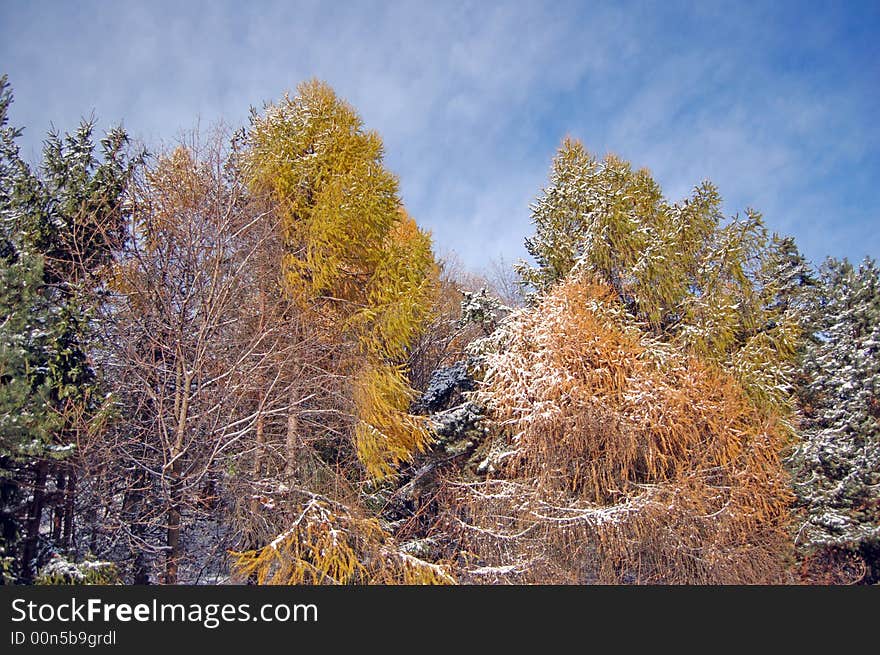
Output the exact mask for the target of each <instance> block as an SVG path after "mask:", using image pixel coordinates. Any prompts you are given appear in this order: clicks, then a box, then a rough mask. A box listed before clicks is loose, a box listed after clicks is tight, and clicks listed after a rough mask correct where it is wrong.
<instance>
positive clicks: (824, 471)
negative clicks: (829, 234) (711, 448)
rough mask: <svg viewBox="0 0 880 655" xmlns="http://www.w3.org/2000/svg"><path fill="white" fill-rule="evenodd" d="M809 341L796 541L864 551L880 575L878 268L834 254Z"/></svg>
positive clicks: (812, 547)
mask: <svg viewBox="0 0 880 655" xmlns="http://www.w3.org/2000/svg"><path fill="white" fill-rule="evenodd" d="M812 336H813V338H812V339H811V340H808V341H807V342H806V352H805V354H804V361H803V378H804V380H805V381H806V383H807V385H808V386H807V389H806V390H805V393H804V394H803V397H804V399H803V402H804V413H805V419H804V431H803V438H804V440H803V442H802V444H801V445H800V447H799V448H798V449H797V452H796V453H795V457H794V463H795V466H796V469H797V471H798V478H797V485H796V488H797V491H798V493H799V496H800V500H801V502H802V504H803V507H804V510H805V522H804V524H803V526H802V527H801V529H800V532H799V534H798V543H799V544H800V545H802V546H804V547H805V548H806V549H807V550H808V551H813V552H814V551H817V550H818V551H821V550H823V549H838V550H844V551H850V552H853V553H857V554H858V555H860V556H861V557H862V558H863V559H864V561H865V562H866V564H867V566H868V573H867V580H868V581H876V580H877V579H878V578H880V502H878V493H877V490H878V488H880V486H878V485H880V355H878V350H880V271H878V268H877V265H876V263H875V262H874V261H873V260H872V259H870V258H868V259H866V260H865V261H864V262H863V263H862V264H861V265H860V266H859V267H858V269H856V268H855V267H853V265H852V264H850V263H849V262H847V261H846V260H843V261H837V260H833V259H829V260H828V261H827V262H826V263H825V265H824V266H823V268H822V271H821V287H820V289H819V299H818V302H817V303H816V308H815V314H814V317H813V335H812Z"/></svg>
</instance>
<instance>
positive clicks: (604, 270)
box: [519, 139, 798, 409]
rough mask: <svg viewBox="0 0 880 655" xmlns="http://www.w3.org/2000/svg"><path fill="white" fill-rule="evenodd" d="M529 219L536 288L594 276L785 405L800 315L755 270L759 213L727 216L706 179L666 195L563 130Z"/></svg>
mask: <svg viewBox="0 0 880 655" xmlns="http://www.w3.org/2000/svg"><path fill="white" fill-rule="evenodd" d="M532 219H533V222H534V224H535V234H534V235H533V236H532V237H530V238H529V239H527V240H526V248H527V250H528V251H529V253H530V254H531V255H532V256H533V257H534V259H535V262H536V264H535V266H528V265H526V264H521V265H520V267H519V271H520V274H521V275H522V277H523V280H524V282H525V283H526V284H527V285H529V286H531V287H532V288H533V289H535V290H537V291H538V292H539V293H544V292H546V291H548V290H549V289H550V288H552V287H553V285H555V284H557V283H559V282H561V281H562V280H564V279H565V278H566V276H568V275H569V273H570V272H572V271H579V272H585V273H588V274H590V275H593V276H595V277H596V278H597V279H600V280H602V281H603V282H604V283H605V284H607V285H608V286H609V287H611V288H612V289H613V290H614V292H615V293H616V295H617V296H618V298H619V300H620V301H622V303H623V305H624V306H625V308H626V310H627V311H628V313H629V314H630V315H631V316H633V317H634V318H635V319H636V320H637V321H640V322H642V323H643V324H645V326H646V327H647V328H648V329H650V330H651V331H653V332H654V333H655V334H657V335H661V336H662V337H663V338H664V339H665V340H667V341H674V342H676V343H679V344H681V345H682V346H684V347H685V348H686V349H687V350H688V351H689V352H691V353H694V354H696V355H699V356H700V357H702V358H704V359H707V360H710V361H712V362H714V363H716V364H718V365H720V366H722V367H723V368H724V369H725V370H727V371H730V372H732V373H733V374H734V375H735V376H736V377H737V379H738V380H739V381H740V382H741V383H742V384H743V386H744V387H745V388H746V390H747V391H748V393H749V394H750V395H751V396H752V397H753V398H754V399H755V400H757V401H759V402H760V403H761V404H762V406H764V407H766V408H768V409H791V407H792V406H793V403H792V400H791V384H790V376H791V362H792V359H793V357H794V349H795V342H796V340H797V338H798V329H797V321H796V320H795V319H794V317H793V316H790V315H787V314H786V313H785V312H783V311H781V310H780V308H779V307H778V305H774V304H773V303H772V302H771V300H772V298H771V297H772V293H773V289H772V284H768V283H772V280H767V279H764V278H762V272H763V271H764V270H765V268H766V266H767V263H768V259H769V258H770V256H771V255H772V252H773V251H772V248H771V247H770V243H769V240H768V238H767V233H766V230H765V228H764V224H763V221H762V218H761V216H760V214H758V213H757V212H755V211H752V210H749V211H747V212H746V216H745V217H743V218H740V217H738V216H737V217H735V218H732V219H730V220H725V219H724V218H723V216H722V213H721V197H720V195H719V193H718V190H717V189H716V188H715V187H714V186H713V185H712V184H711V183H710V182H707V181H706V182H703V183H701V184H700V185H699V186H697V187H695V189H694V191H693V193H692V195H691V197H690V198H687V199H685V200H683V201H681V202H677V203H672V202H669V201H667V200H666V199H665V198H664V196H663V194H662V191H661V189H660V187H659V185H658V184H657V182H656V181H655V180H654V179H653V178H652V176H651V173H650V171H648V170H647V169H639V170H634V169H633V167H632V166H631V165H630V164H629V163H628V162H626V161H624V160H623V159H620V158H619V157H616V156H614V155H608V156H606V157H605V158H604V159H603V160H599V159H597V158H596V157H594V156H592V155H591V154H590V153H589V152H588V151H587V150H586V149H585V148H584V146H583V145H582V144H581V142H580V141H577V140H574V139H566V140H565V141H563V143H562V146H561V147H560V149H559V152H558V153H557V155H556V157H555V158H554V160H553V165H552V169H551V173H550V183H549V184H548V186H547V187H546V188H545V189H544V190H543V193H542V195H541V196H540V197H539V198H538V200H537V201H536V202H535V204H534V205H533V207H532Z"/></svg>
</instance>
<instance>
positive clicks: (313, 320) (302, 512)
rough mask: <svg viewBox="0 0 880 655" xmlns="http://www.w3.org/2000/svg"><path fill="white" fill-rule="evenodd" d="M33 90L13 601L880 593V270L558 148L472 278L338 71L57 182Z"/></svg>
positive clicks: (123, 144) (20, 219)
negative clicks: (419, 593) (193, 588)
mask: <svg viewBox="0 0 880 655" xmlns="http://www.w3.org/2000/svg"><path fill="white" fill-rule="evenodd" d="M12 102H13V95H12V90H11V88H10V86H9V84H8V82H7V80H6V78H5V77H3V78H2V79H0V230H2V232H0V276H2V279H3V284H2V287H0V564H2V566H0V577H2V581H3V583H5V584H93V583H99V584H107V583H112V584H120V583H121V584H146V583H163V584H181V583H187V584H192V583H212V584H223V583H232V582H244V583H248V584H455V583H459V584H484V583H488V584H497V583H563V584H589V583H615V584H657V583H661V584H670V583H671V584H727V583H738V584H742V583H765V584H795V583H835V584H837V583H869V584H870V583H877V582H878V581H880V493H878V488H880V426H878V421H880V396H878V394H880V356H878V346H880V273H878V268H877V265H876V263H875V262H874V261H873V260H871V259H866V260H865V261H864V262H862V263H861V264H853V263H851V262H848V261H846V260H842V261H839V260H835V259H831V258H829V259H827V260H826V261H825V262H822V263H820V264H819V265H818V266H816V265H814V264H812V263H811V262H809V261H807V259H806V258H805V257H804V256H803V255H802V254H801V253H800V252H799V250H798V247H797V244H796V243H795V241H794V239H793V238H792V237H790V236H786V235H778V234H772V233H771V232H770V231H769V230H768V228H767V225H766V224H765V221H764V218H763V217H762V215H761V214H760V212H758V211H757V210H755V209H751V208H746V209H745V210H744V211H743V213H742V214H737V215H734V216H725V215H724V214H723V212H722V196H721V191H720V190H719V189H717V188H716V187H715V186H714V185H713V184H712V183H711V182H709V181H708V180H704V181H695V182H696V184H695V186H694V187H693V189H692V192H691V193H690V195H689V196H688V197H687V198H683V199H669V198H667V197H666V196H665V195H664V193H663V191H662V189H661V187H660V185H659V184H658V182H657V181H656V180H655V179H654V177H653V176H652V174H651V172H650V171H648V170H647V169H644V168H637V167H636V166H634V165H633V164H631V163H630V162H627V161H625V160H624V159H622V158H620V157H618V156H616V155H613V154H608V155H606V156H604V157H598V156H596V155H594V154H591V153H590V152H589V151H588V150H587V148H586V147H585V146H584V144H582V143H581V142H580V141H578V140H576V139H573V138H566V139H565V140H564V141H563V142H562V143H561V145H560V147H559V149H558V151H557V153H556V155H555V157H554V158H553V161H552V162H551V166H550V172H549V177H548V180H547V183H546V186H545V187H544V188H543V189H540V190H537V193H536V199H535V201H534V203H533V204H532V206H531V220H532V224H533V229H534V232H533V234H531V235H528V236H526V235H524V239H525V241H524V243H525V247H526V250H527V252H528V253H529V255H530V256H531V261H529V262H519V263H517V264H516V265H515V266H513V267H511V266H508V265H506V264H503V263H498V262H496V263H494V264H492V263H490V262H487V263H486V270H487V271H491V272H490V273H484V274H477V273H474V272H470V271H467V270H466V269H464V267H463V266H462V265H461V264H460V263H459V262H458V261H457V260H456V258H455V256H454V254H447V255H445V256H440V255H439V254H438V253H437V251H436V249H435V248H436V246H435V244H433V243H432V238H431V235H430V233H429V232H427V231H426V230H424V229H423V228H422V227H420V226H419V223H418V216H411V215H410V213H409V212H408V211H407V209H406V207H405V206H404V203H403V200H402V198H401V193H400V189H399V182H398V179H397V177H396V175H395V174H394V173H393V172H392V171H391V170H390V169H389V168H388V167H387V165H386V164H385V161H384V154H385V153H384V145H383V142H382V139H381V137H380V135H379V134H377V133H376V132H375V131H372V130H370V129H368V127H367V126H365V124H364V122H363V120H362V118H361V117H360V115H359V114H358V112H357V111H356V109H355V108H354V107H352V106H351V105H350V104H349V103H348V102H346V101H345V100H344V99H342V98H340V97H339V96H338V95H337V94H336V92H335V91H334V90H333V89H332V88H331V87H330V86H329V85H327V84H326V83H324V82H321V81H317V80H312V81H307V82H304V83H303V84H301V85H300V86H299V87H298V88H297V89H296V91H295V92H290V93H287V94H285V95H282V96H281V98H280V99H279V100H277V101H276V102H272V103H269V104H267V105H265V106H264V107H263V108H262V109H259V110H256V109H255V110H252V112H251V117H250V120H249V122H248V124H247V125H244V126H242V127H241V128H240V129H238V130H235V131H232V130H227V129H223V128H216V129H212V130H208V131H206V132H199V131H194V132H192V133H190V134H189V135H187V136H186V137H183V138H181V139H179V140H178V142H176V143H174V144H173V145H171V146H168V147H163V148H160V149H158V150H157V151H156V152H148V151H146V150H144V149H142V148H140V147H137V146H135V145H134V144H133V143H132V142H131V140H130V138H129V136H128V135H127V133H126V132H125V131H124V130H122V129H121V128H114V129H111V130H109V131H108V132H107V133H106V134H105V135H103V136H101V137H99V136H97V135H96V134H95V124H94V123H93V122H89V121H86V122H83V123H82V124H81V125H80V126H79V127H78V128H77V129H76V130H74V131H73V132H72V133H70V134H59V133H55V132H51V133H50V134H49V135H48V136H47V138H46V140H45V144H44V148H43V152H42V157H41V160H40V161H39V162H38V163H32V162H27V161H25V160H24V159H23V157H22V156H21V153H20V150H19V145H18V141H19V139H20V136H21V129H19V128H18V127H16V126H13V125H11V124H10V118H9V115H10V107H11V106H12Z"/></svg>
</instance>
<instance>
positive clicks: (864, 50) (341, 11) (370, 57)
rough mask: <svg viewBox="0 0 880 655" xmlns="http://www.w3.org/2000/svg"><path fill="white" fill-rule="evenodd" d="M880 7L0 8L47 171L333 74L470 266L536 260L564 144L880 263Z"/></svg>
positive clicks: (440, 243)
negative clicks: (532, 208)
mask: <svg viewBox="0 0 880 655" xmlns="http://www.w3.org/2000/svg"><path fill="white" fill-rule="evenodd" d="M878 34H880V2H877V1H876V0H875V1H874V2H865V3H859V2H855V1H847V2H828V3H810V2H806V1H802V2H793V3H787V2H765V3H748V2H734V3H720V2H718V3H716V2H694V3H676V2H654V3H628V2H614V3H602V2H548V3H539V2H534V1H530V2H504V3H492V2H487V1H485V0H483V1H480V2H472V3H471V2H441V1H439V0H438V1H435V2H424V3H420V2H416V1H409V2H399V3H396V2H369V1H367V0H362V1H361V2H343V1H341V0H337V1H334V2H327V1H320V2H293V1H288V2H269V1H267V0H255V1H252V2H219V1H216V2H191V1H186V0H177V1H176V2H157V1H155V0H154V1H152V2H149V3H147V2H141V3H133V2H122V1H118V2H109V1H107V2H75V1H71V2H34V1H33V0H31V1H25V0H14V1H13V0H0V72H6V73H8V74H9V77H10V81H11V82H12V85H13V89H14V92H15V96H16V100H15V104H14V105H13V108H12V122H13V123H14V124H16V125H23V126H25V127H26V128H27V130H26V132H25V137H24V138H23V140H22V142H21V143H22V146H23V151H24V153H25V154H26V155H27V156H29V157H31V158H35V156H36V154H37V153H38V150H39V147H40V142H41V140H42V138H43V137H44V135H45V132H46V129H47V128H48V127H49V125H50V123H53V124H54V125H55V126H56V127H58V128H60V129H69V128H71V127H73V126H74V125H75V123H76V122H77V121H78V120H79V118H80V117H81V116H84V115H89V114H90V113H91V112H94V113H95V115H96V116H97V117H98V119H99V126H100V127H101V128H106V127H108V126H110V125H111V124H114V123H117V122H120V121H121V122H123V124H124V125H125V127H126V128H127V129H128V130H129V132H130V133H131V134H132V135H134V136H135V137H138V138H140V139H142V140H143V141H144V142H145V143H147V145H149V146H152V147H153V148H154V149H155V147H156V146H157V144H159V142H160V141H165V142H171V141H173V140H174V138H175V137H176V136H177V135H179V134H180V133H181V131H183V130H187V129H189V128H192V127H194V126H195V124H196V121H197V120H200V122H201V124H202V125H206V124H210V123H211V122H212V121H216V120H218V119H223V120H225V121H226V122H228V123H229V124H231V125H239V124H242V123H243V122H244V121H245V120H246V116H247V111H248V107H249V106H251V105H256V106H260V105H261V104H262V103H263V101H266V100H272V99H276V98H278V97H279V96H280V95H281V94H282V93H283V92H284V91H285V90H287V89H293V88H295V86H296V84H297V83H298V82H300V81H302V80H305V79H308V78H311V77H318V78H321V79H324V80H326V81H328V82H329V83H330V84H331V85H332V86H333V87H334V88H335V89H336V90H337V92H338V93H339V94H340V95H342V96H343V97H345V98H346V99H348V100H349V101H350V102H351V103H352V104H353V105H354V106H355V107H356V108H357V109H358V110H359V111H360V113H361V115H362V116H363V118H364V120H365V122H366V124H367V126H368V127H370V128H374V129H376V130H378V131H379V132H380V133H381V135H382V136H383V138H384V140H385V145H386V151H387V157H386V161H387V163H388V165H389V166H390V168H392V169H393V170H394V171H395V172H396V173H397V174H398V175H399V176H400V181H401V191H402V195H403V198H404V202H405V203H406V205H407V207H408V209H409V211H410V213H411V214H413V216H415V217H416V219H417V220H418V221H419V222H420V224H422V225H423V226H425V227H427V228H429V229H430V230H431V231H432V232H433V234H434V239H435V243H436V244H437V248H438V250H439V251H441V252H444V251H449V250H454V251H456V252H457V253H458V254H459V255H460V257H461V258H462V260H463V261H464V262H465V263H466V264H467V265H469V266H470V267H472V268H474V269H477V268H480V267H481V266H482V265H483V264H484V263H485V262H486V260H487V259H488V258H497V257H499V256H503V257H504V258H505V259H507V260H513V259H517V258H519V257H522V256H524V254H525V253H524V250H523V247H522V241H523V238H524V237H525V236H527V235H528V234H530V232H531V227H530V223H529V209H528V205H529V203H530V202H531V201H532V200H534V198H535V197H536V196H537V195H538V193H539V192H540V189H541V187H542V186H543V185H544V184H545V182H546V178H547V173H548V171H549V166H550V161H551V158H552V156H553V153H554V152H555V150H556V148H557V147H558V145H559V143H560V141H561V140H562V138H563V137H564V136H565V135H571V136H575V137H578V138H580V139H581V140H582V141H583V142H584V144H585V145H586V146H587V147H588V148H589V149H590V150H592V151H593V152H596V153H599V154H604V153H605V152H608V151H612V152H615V153H617V154H619V155H621V156H623V157H625V158H627V159H629V160H630V161H632V162H633V163H634V164H635V165H637V166H646V167H648V168H650V169H651V171H652V172H653V173H654V175H655V177H656V178H657V179H658V180H659V181H660V183H661V185H662V186H663V188H664V190H665V192H666V194H667V196H669V197H670V198H672V199H679V198H681V197H683V196H685V195H686V194H687V193H688V192H689V190H690V189H691V188H692V187H693V185H695V184H697V183H698V182H699V181H700V180H702V179H704V178H708V179H711V180H712V181H713V182H715V183H716V185H717V186H718V187H719V188H720V190H721V194H722V196H723V197H724V199H725V211H726V212H727V213H729V214H732V213H735V212H738V211H739V212H741V211H743V210H744V209H745V208H746V207H754V208H756V209H758V210H760V211H761V212H763V214H764V216H765V219H766V222H767V224H768V226H769V227H770V229H772V230H776V231H779V232H783V233H787V234H793V235H794V236H795V237H796V238H797V240H798V243H799V244H800V246H801V249H802V250H803V251H804V252H805V253H806V254H807V255H808V256H809V257H810V258H811V259H813V260H815V261H819V260H821V259H823V258H824V257H825V255H834V256H837V257H843V256H847V257H849V258H850V259H855V260H860V259H862V258H863V257H864V256H865V255H871V256H873V257H878V256H880V179H878V178H880V148H878V147H880V120H878V119H880V38H878Z"/></svg>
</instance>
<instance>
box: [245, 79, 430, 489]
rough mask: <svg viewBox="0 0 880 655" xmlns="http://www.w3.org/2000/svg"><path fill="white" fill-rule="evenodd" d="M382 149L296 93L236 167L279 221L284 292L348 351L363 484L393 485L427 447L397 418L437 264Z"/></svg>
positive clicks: (402, 411) (313, 88) (315, 90)
mask: <svg viewBox="0 0 880 655" xmlns="http://www.w3.org/2000/svg"><path fill="white" fill-rule="evenodd" d="M382 157H383V150H382V141H381V139H380V138H379V136H378V135H377V134H376V133H375V132H372V131H367V130H365V129H364V127H363V123H362V121H361V118H360V117H359V116H358V115H357V113H356V112H355V110H354V109H353V108H352V107H351V106H350V105H349V104H347V103H346V102H344V101H343V100H341V99H340V98H338V97H337V96H336V94H335V93H334V91H333V90H332V89H331V88H330V87H329V86H328V85H326V84H324V83H322V82H318V81H311V82H308V83H305V84H302V85H300V86H299V88H298V93H297V95H296V96H294V97H290V96H285V97H284V98H283V99H282V100H281V102H280V103H278V104H276V105H270V106H268V107H267V108H266V110H265V112H264V114H263V115H261V116H258V115H254V116H253V118H252V121H251V126H250V130H249V131H248V132H247V136H246V147H245V149H244V152H243V164H244V167H245V170H246V171H247V175H248V180H249V183H250V186H251V188H252V189H253V190H254V191H256V192H262V193H265V194H267V195H268V196H269V197H270V198H271V199H272V200H273V201H274V203H275V206H276V207H277V211H278V212H280V214H281V218H282V221H281V222H282V229H283V232H284V241H285V252H284V257H283V263H282V269H283V279H284V287H285V290H286V292H287V293H289V294H290V295H291V296H292V297H293V298H295V299H296V300H297V302H298V303H299V304H300V305H301V306H302V307H303V308H304V309H306V310H308V311H310V312H312V313H313V314H314V316H315V322H316V323H320V324H321V325H322V326H324V327H325V328H326V331H327V337H328V339H329V340H330V341H331V342H347V343H353V344H354V345H355V351H356V353H355V356H354V357H352V358H351V360H352V361H348V362H346V363H345V364H344V366H343V368H344V369H345V370H344V372H345V374H347V375H350V376H351V377H352V379H353V380H354V385H353V389H354V400H355V404H356V408H357V409H356V413H357V417H358V423H357V426H356V428H355V446H356V449H357V453H358V456H359V458H360V460H361V462H362V463H363V465H364V467H365V469H366V471H367V473H368V474H369V475H370V476H371V477H372V478H377V479H381V478H384V477H387V476H388V475H391V474H393V473H394V471H395V468H396V466H397V464H398V463H400V462H401V461H405V460H407V459H409V458H410V457H411V456H412V455H413V454H414V453H415V452H417V451H418V450H420V449H423V448H425V447H426V446H427V444H428V442H429V432H428V430H427V428H426V426H425V425H424V423H423V421H422V420H421V419H418V418H416V417H413V416H410V415H409V413H408V412H407V408H408V406H409V404H410V401H411V397H412V391H411V389H410V387H409V384H408V382H407V379H406V371H405V368H404V367H403V366H402V363H403V362H404V361H405V359H406V352H407V348H408V346H409V345H410V344H411V343H412V342H413V340H414V339H415V337H416V336H417V335H418V333H419V331H420V330H421V329H422V327H423V326H424V325H425V323H426V321H427V319H428V317H429V310H430V306H431V297H432V294H433V293H434V285H433V283H432V280H433V279H435V278H436V276H435V275H432V271H433V269H434V268H435V266H436V264H435V262H434V258H433V254H432V251H431V242H430V237H429V235H428V234H426V233H425V232H423V231H421V230H420V229H419V228H418V227H417V226H416V224H415V221H413V220H412V218H410V217H409V216H408V215H407V214H406V213H405V211H404V210H403V208H402V206H401V201H400V197H399V194H398V183H397V179H396V178H395V176H394V175H393V174H392V173H391V172H389V171H388V170H387V169H386V168H385V167H384V165H383V162H382Z"/></svg>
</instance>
